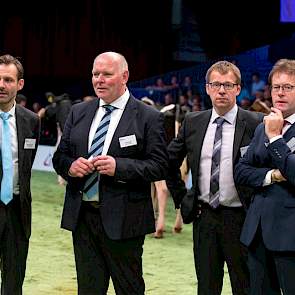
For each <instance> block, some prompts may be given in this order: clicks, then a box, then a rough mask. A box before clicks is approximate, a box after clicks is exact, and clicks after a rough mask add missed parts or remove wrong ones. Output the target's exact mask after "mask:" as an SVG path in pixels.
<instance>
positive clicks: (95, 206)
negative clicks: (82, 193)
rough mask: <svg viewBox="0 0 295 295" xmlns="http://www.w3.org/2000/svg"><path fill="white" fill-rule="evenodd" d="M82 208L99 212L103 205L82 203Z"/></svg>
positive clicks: (89, 202)
mask: <svg viewBox="0 0 295 295" xmlns="http://www.w3.org/2000/svg"><path fill="white" fill-rule="evenodd" d="M82 206H83V207H84V208H85V209H90V210H98V209H99V208H100V207H101V206H102V205H101V204H100V203H99V202H96V201H82Z"/></svg>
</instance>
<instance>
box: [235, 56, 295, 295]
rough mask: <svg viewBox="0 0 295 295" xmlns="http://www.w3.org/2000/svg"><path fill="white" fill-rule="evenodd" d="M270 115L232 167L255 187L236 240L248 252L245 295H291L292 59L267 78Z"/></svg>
mask: <svg viewBox="0 0 295 295" xmlns="http://www.w3.org/2000/svg"><path fill="white" fill-rule="evenodd" d="M268 79H269V83H270V84H271V95H272V101H273V106H274V107H273V108H272V112H271V113H270V114H269V115H268V116H265V117H264V123H263V124H261V125H259V126H258V127H257V130H256V132H255V136H254V138H253V140H252V142H251V144H250V146H249V149H248V150H247V152H246V154H245V155H244V157H243V158H241V159H240V161H239V163H238V164H237V166H236V169H235V180H236V183H238V184H240V185H246V186H250V187H253V188H254V189H255V191H254V194H253V197H252V201H251V205H250V207H249V210H248V212H247V216H246V220H245V224H244V226H243V230H242V234H241V241H242V242H243V243H244V244H245V245H246V246H247V247H248V249H249V267H250V270H251V279H250V286H251V293H250V294H251V295H254V294H267V295H268V294H278V295H279V294H281V291H282V292H283V294H284V295H291V294H295V229H294V225H295V155H294V151H295V124H294V122H295V60H287V59H281V60H279V61H278V62H277V63H276V64H275V65H274V67H273V68H272V70H271V72H270V74H269V77H268Z"/></svg>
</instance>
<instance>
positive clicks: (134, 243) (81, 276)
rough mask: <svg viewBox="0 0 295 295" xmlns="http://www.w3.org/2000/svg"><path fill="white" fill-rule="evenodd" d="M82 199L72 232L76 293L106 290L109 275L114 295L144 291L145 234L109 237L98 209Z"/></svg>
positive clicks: (138, 294) (100, 293) (91, 294)
mask: <svg viewBox="0 0 295 295" xmlns="http://www.w3.org/2000/svg"><path fill="white" fill-rule="evenodd" d="M85 203H86V202H85ZM85 203H84V202H83V203H82V208H81V212H80V217H79V221H78V225H77V229H76V230H75V232H73V244H74V252H75V260H76V270H77V279H78V294H79V295H105V294H107V290H108V287H109V280H110V277H111V278H112V281H113V285H114V288H115V291H116V294H117V295H142V294H144V290H145V284H144V280H143V276H142V254H143V244H144V236H141V237H136V238H132V239H126V240H110V239H109V238H108V237H107V235H106V233H105V231H104V229H103V225H102V222H101V217H100V214H99V209H94V208H93V209H91V208H89V206H90V205H87V204H85Z"/></svg>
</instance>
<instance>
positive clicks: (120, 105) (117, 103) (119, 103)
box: [99, 88, 130, 110]
mask: <svg viewBox="0 0 295 295" xmlns="http://www.w3.org/2000/svg"><path fill="white" fill-rule="evenodd" d="M129 96H130V93H129V90H128V88H126V91H125V92H124V93H123V95H122V96H120V97H119V98H117V99H116V100H114V101H113V102H112V103H111V104H110V105H112V106H114V107H116V109H121V110H124V108H125V106H126V104H127V101H128V99H129ZM106 104H107V103H105V102H104V101H103V100H102V99H100V100H99V106H100V107H101V106H104V105H106Z"/></svg>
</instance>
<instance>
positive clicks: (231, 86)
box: [208, 82, 239, 90]
mask: <svg viewBox="0 0 295 295" xmlns="http://www.w3.org/2000/svg"><path fill="white" fill-rule="evenodd" d="M208 84H209V85H210V87H211V88H212V89H214V90H219V89H220V87H221V86H223V88H224V89H225V90H233V89H234V87H235V86H236V85H239V84H235V83H231V82H225V83H220V82H209V83H208Z"/></svg>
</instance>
